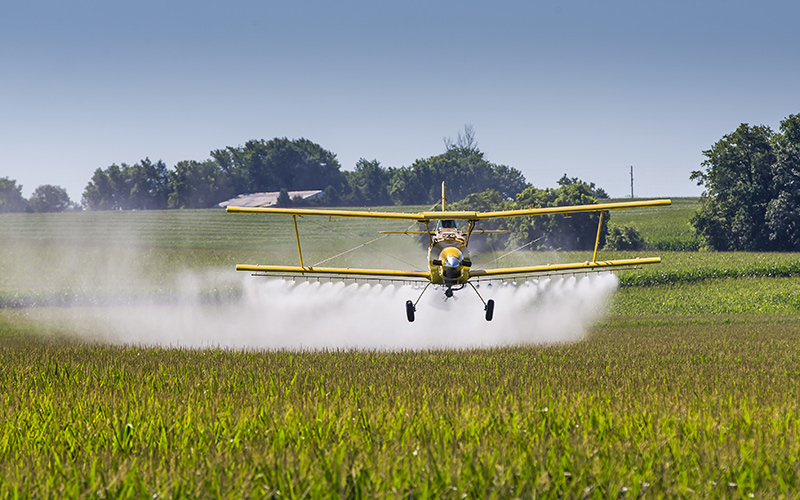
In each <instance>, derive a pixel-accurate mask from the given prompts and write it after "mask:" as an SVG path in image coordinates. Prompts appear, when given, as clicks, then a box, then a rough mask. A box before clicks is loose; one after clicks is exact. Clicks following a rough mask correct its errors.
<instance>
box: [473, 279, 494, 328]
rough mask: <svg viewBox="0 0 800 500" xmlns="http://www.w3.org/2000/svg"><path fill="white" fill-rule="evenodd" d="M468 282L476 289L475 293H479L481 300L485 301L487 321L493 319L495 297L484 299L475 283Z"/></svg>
mask: <svg viewBox="0 0 800 500" xmlns="http://www.w3.org/2000/svg"><path fill="white" fill-rule="evenodd" d="M467 284H468V285H469V286H471V287H472V289H473V290H475V293H477V294H478V298H479V299H481V302H483V310H484V311H486V321H491V320H492V318H493V317H494V299H489V300H483V297H481V294H480V293H479V292H478V289H477V288H475V285H473V284H472V283H469V282H467Z"/></svg>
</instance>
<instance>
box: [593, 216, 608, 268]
mask: <svg viewBox="0 0 800 500" xmlns="http://www.w3.org/2000/svg"><path fill="white" fill-rule="evenodd" d="M603 214H605V212H604V211H602V210H601V211H600V222H599V223H598V224H597V239H596V240H594V254H592V262H593V263H596V262H597V248H598V247H599V246H600V230H601V229H603Z"/></svg>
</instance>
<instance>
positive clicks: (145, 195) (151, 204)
mask: <svg viewBox="0 0 800 500" xmlns="http://www.w3.org/2000/svg"><path fill="white" fill-rule="evenodd" d="M124 175H125V177H126V181H125V182H126V184H127V186H128V189H130V193H129V194H128V203H127V206H126V207H125V208H128V209H132V210H157V209H164V208H167V200H168V197H169V192H170V184H169V179H168V175H167V165H166V164H165V163H164V162H163V161H161V160H159V161H157V162H156V163H153V162H152V161H150V158H145V159H144V160H142V161H141V162H139V163H136V164H134V165H133V166H131V167H129V168H128V169H127V171H125V172H124Z"/></svg>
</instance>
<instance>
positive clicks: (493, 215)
mask: <svg viewBox="0 0 800 500" xmlns="http://www.w3.org/2000/svg"><path fill="white" fill-rule="evenodd" d="M671 203H672V201H670V200H644V201H623V202H619V203H596V204H594V205H569V206H564V207H547V208H524V209H520V210H498V211H495V212H471V211H447V212H418V213H408V212H371V211H368V210H366V211H361V210H331V209H316V208H262V207H228V208H227V210H228V212H238V213H255V214H285V215H316V216H321V217H361V218H367V219H400V220H416V221H423V222H424V221H427V220H440V219H466V220H481V219H498V218H502V217H523V216H526V215H548V214H550V215H552V214H567V213H576V212H601V211H605V210H618V209H623V208H641V207H661V206H666V205H670V204H671Z"/></svg>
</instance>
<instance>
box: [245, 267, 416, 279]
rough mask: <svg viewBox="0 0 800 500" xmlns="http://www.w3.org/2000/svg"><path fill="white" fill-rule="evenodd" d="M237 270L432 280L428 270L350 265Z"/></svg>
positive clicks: (287, 274)
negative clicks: (370, 267) (367, 267)
mask: <svg viewBox="0 0 800 500" xmlns="http://www.w3.org/2000/svg"><path fill="white" fill-rule="evenodd" d="M236 270H237V271H250V272H254V273H264V274H265V275H275V276H281V275H285V276H298V275H300V276H307V277H308V276H340V277H342V278H343V279H347V278H354V277H374V278H386V279H414V280H427V281H430V279H431V273H430V272H428V271H396V270H393V269H352V268H349V267H312V266H308V267H302V266H251V265H244V264H240V265H238V266H236Z"/></svg>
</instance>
